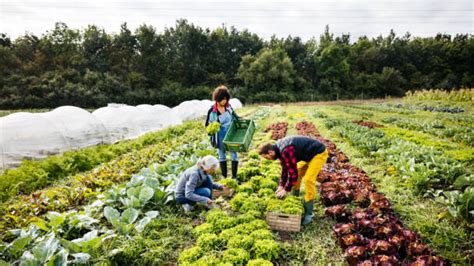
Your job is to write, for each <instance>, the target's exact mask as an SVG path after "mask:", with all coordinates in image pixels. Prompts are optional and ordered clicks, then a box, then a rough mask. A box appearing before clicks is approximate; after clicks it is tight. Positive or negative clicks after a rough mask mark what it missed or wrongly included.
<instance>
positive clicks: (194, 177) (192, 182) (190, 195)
mask: <svg viewBox="0 0 474 266" xmlns="http://www.w3.org/2000/svg"><path fill="white" fill-rule="evenodd" d="M198 180H199V174H198V173H197V172H196V173H192V174H191V177H190V178H189V179H188V182H186V187H185V189H184V196H185V197H186V198H187V199H188V200H191V201H194V202H203V203H207V201H208V200H209V198H206V197H203V196H199V195H198V194H196V193H194V191H195V190H196V186H197V182H198Z"/></svg>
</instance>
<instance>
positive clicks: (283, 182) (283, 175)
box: [278, 158, 288, 188]
mask: <svg viewBox="0 0 474 266" xmlns="http://www.w3.org/2000/svg"><path fill="white" fill-rule="evenodd" d="M280 165H281V176H280V182H279V185H278V186H279V187H282V188H283V187H285V185H286V180H287V179H288V169H286V163H285V161H283V158H280Z"/></svg>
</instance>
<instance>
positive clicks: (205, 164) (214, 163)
mask: <svg viewBox="0 0 474 266" xmlns="http://www.w3.org/2000/svg"><path fill="white" fill-rule="evenodd" d="M196 165H197V167H199V168H201V169H203V170H210V169H214V170H217V169H218V168H219V160H217V158H216V157H214V156H212V155H207V156H204V157H202V158H201V159H199V160H198V162H197V164H196Z"/></svg>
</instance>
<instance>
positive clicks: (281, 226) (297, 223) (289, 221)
mask: <svg viewBox="0 0 474 266" xmlns="http://www.w3.org/2000/svg"><path fill="white" fill-rule="evenodd" d="M266 220H267V223H268V225H270V228H271V229H272V230H277V231H285V232H299V231H301V215H293V214H283V213H275V212H269V213H267V219H266Z"/></svg>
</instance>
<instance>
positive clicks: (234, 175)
mask: <svg viewBox="0 0 474 266" xmlns="http://www.w3.org/2000/svg"><path fill="white" fill-rule="evenodd" d="M238 169H239V161H232V178H233V179H235V180H237V170H238ZM237 181H238V180H237Z"/></svg>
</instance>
